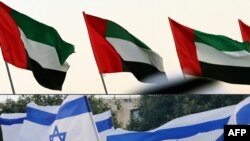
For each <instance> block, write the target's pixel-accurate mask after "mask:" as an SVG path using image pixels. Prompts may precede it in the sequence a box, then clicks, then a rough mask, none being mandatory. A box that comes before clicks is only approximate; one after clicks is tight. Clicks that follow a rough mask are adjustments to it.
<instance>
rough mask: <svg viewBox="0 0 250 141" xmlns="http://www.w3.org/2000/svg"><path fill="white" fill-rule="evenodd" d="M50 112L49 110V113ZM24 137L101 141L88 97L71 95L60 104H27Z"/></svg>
mask: <svg viewBox="0 0 250 141" xmlns="http://www.w3.org/2000/svg"><path fill="white" fill-rule="evenodd" d="M48 111H49V112H48ZM19 139H20V140H25V141H34V140H36V141H58V140H60V141H98V140H99V139H98V133H97V129H96V126H95V123H94V121H93V118H92V113H91V110H90V108H89V105H88V101H87V98H86V97H81V96H76V97H75V96H69V97H67V99H66V100H65V101H64V102H63V104H62V105H61V106H60V107H59V109H58V107H39V106H37V105H36V104H34V103H30V104H29V105H28V106H27V117H26V119H25V120H24V123H23V126H22V129H21V132H20V136H19Z"/></svg>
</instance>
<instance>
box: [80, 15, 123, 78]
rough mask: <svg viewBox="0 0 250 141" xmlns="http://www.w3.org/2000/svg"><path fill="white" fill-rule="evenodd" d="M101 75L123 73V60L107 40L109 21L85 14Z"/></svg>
mask: <svg viewBox="0 0 250 141" xmlns="http://www.w3.org/2000/svg"><path fill="white" fill-rule="evenodd" d="M83 15H84V18H85V22H86V25H87V29H88V32H89V38H90V42H91V45H92V49H93V52H94V56H95V60H96V63H97V65H98V69H99V72H100V73H113V72H122V71H123V67H122V60H121V58H120V56H119V54H118V53H117V52H116V51H115V50H114V48H113V47H112V46H111V44H110V43H109V42H108V41H107V40H106V38H105V37H106V27H107V22H108V21H107V20H105V19H101V18H98V17H94V16H91V15H87V14H85V13H83Z"/></svg>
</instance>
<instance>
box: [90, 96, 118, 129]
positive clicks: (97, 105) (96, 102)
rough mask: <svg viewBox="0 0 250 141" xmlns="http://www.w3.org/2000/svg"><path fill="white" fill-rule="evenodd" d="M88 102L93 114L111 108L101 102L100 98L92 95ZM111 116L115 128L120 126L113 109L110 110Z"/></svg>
mask: <svg viewBox="0 0 250 141" xmlns="http://www.w3.org/2000/svg"><path fill="white" fill-rule="evenodd" d="M89 103H90V107H91V110H92V112H93V114H99V113H102V112H104V111H107V110H110V109H111V108H110V107H109V106H108V104H107V103H104V102H103V100H102V98H98V99H97V98H95V97H94V96H90V97H89ZM115 104H116V103H115ZM116 105H117V104H116ZM112 118H113V124H114V126H115V128H119V127H121V124H120V123H119V122H118V120H117V114H116V113H115V112H113V111H112Z"/></svg>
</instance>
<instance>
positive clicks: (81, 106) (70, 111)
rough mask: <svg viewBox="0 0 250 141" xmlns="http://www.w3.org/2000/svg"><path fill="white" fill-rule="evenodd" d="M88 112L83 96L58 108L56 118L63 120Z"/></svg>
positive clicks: (87, 104) (87, 105) (85, 99)
mask: <svg viewBox="0 0 250 141" xmlns="http://www.w3.org/2000/svg"><path fill="white" fill-rule="evenodd" d="M90 111H91V110H90V107H89V103H88V99H87V97H86V96H84V97H81V98H77V99H75V100H72V101H69V102H67V103H65V104H63V105H62V106H61V107H60V109H59V112H58V115H57V117H56V118H57V119H64V118H68V117H72V116H77V115H80V114H84V113H89V112H90Z"/></svg>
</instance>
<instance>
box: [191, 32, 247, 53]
mask: <svg viewBox="0 0 250 141" xmlns="http://www.w3.org/2000/svg"><path fill="white" fill-rule="evenodd" d="M194 34H195V42H199V43H204V44H206V45H209V46H211V47H214V48H216V49H217V50H220V51H227V52H233V51H243V50H245V51H247V52H249V51H250V50H249V49H248V48H249V43H248V42H243V43H241V42H238V41H235V40H232V39H230V38H228V37H225V36H222V35H212V34H207V33H203V32H200V31H197V30H195V31H194Z"/></svg>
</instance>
